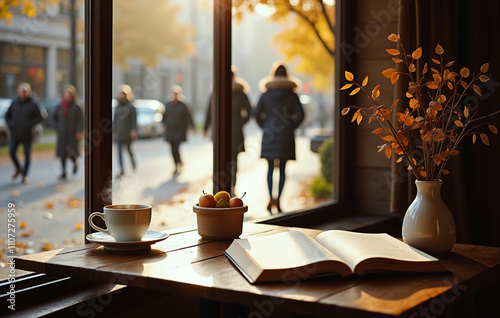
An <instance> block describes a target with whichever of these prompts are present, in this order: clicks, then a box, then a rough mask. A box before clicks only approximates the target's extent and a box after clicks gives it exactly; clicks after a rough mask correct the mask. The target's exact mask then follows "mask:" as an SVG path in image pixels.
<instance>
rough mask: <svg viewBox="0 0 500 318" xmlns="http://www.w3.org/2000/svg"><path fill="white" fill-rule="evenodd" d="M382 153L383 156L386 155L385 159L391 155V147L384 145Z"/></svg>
mask: <svg viewBox="0 0 500 318" xmlns="http://www.w3.org/2000/svg"><path fill="white" fill-rule="evenodd" d="M384 153H385V156H386V157H387V159H390V158H391V155H392V148H391V147H385V150H384Z"/></svg>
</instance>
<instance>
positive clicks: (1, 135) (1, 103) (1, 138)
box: [0, 98, 47, 146]
mask: <svg viewBox="0 0 500 318" xmlns="http://www.w3.org/2000/svg"><path fill="white" fill-rule="evenodd" d="M11 104H12V99H10V98H0V146H5V145H7V143H8V141H9V138H10V132H9V128H8V127H7V123H6V122H5V113H6V112H7V110H8V109H9V107H10V105H11ZM39 107H40V113H41V114H42V117H43V118H44V121H45V120H46V118H47V111H46V110H45V107H43V105H42V104H41V103H39ZM34 133H35V139H34V140H37V139H38V138H40V136H41V135H42V133H43V124H42V123H40V124H37V125H36V126H35V129H34Z"/></svg>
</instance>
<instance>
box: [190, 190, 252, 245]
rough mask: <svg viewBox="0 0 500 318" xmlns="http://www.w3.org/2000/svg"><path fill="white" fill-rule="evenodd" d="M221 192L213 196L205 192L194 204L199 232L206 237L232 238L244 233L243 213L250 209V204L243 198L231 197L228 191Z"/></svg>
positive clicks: (209, 238) (214, 238) (217, 238)
mask: <svg viewBox="0 0 500 318" xmlns="http://www.w3.org/2000/svg"><path fill="white" fill-rule="evenodd" d="M220 192H221V191H220ZM220 192H218V193H216V194H215V195H213V196H212V195H211V194H208V193H205V192H203V195H202V196H200V199H199V201H198V203H197V204H195V205H194V206H193V211H194V212H195V213H196V221H197V224H198V234H199V235H200V236H201V237H202V238H204V239H208V240H232V239H234V238H237V237H239V235H240V234H241V233H242V230H243V214H244V213H245V212H247V211H248V206H247V205H246V204H244V203H243V200H242V198H236V197H235V198H231V197H230V196H229V193H227V192H226V191H223V192H225V194H224V193H222V194H220ZM228 196H229V199H228ZM212 198H213V199H212ZM214 202H215V204H214Z"/></svg>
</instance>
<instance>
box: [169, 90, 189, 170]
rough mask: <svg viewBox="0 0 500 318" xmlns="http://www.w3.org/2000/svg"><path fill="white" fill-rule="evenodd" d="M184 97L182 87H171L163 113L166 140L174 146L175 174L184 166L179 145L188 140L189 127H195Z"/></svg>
mask: <svg viewBox="0 0 500 318" xmlns="http://www.w3.org/2000/svg"><path fill="white" fill-rule="evenodd" d="M183 99H184V95H183V92H182V87H180V86H178V85H174V86H173V87H172V89H171V94H170V98H169V101H167V102H166V103H165V113H164V114H163V126H164V127H165V132H166V133H165V140H166V141H167V142H169V143H170V145H171V147H172V157H173V159H174V165H175V169H174V175H176V174H178V173H179V170H180V169H181V167H182V159H181V155H180V152H179V146H180V144H181V142H183V141H186V139H187V138H186V137H187V131H188V128H189V127H193V128H194V122H193V118H192V117H191V113H190V111H189V108H188V106H187V105H186V104H185V103H184V102H183Z"/></svg>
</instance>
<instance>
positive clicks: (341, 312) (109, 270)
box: [16, 223, 500, 317]
mask: <svg viewBox="0 0 500 318" xmlns="http://www.w3.org/2000/svg"><path fill="white" fill-rule="evenodd" d="M289 229H290V228H287V227H280V226H273V225H263V224H252V223H245V224H244V227H243V234H242V235H241V237H247V236H250V235H268V234H271V233H276V232H279V231H286V230H289ZM300 230H302V231H304V232H306V233H307V234H309V235H311V236H315V235H316V234H318V233H319V232H320V231H318V230H310V229H300ZM167 232H168V233H169V234H170V237H169V238H168V239H166V240H164V241H161V242H159V243H156V244H154V245H153V246H152V248H151V250H146V251H137V252H126V253H123V252H110V251H107V250H104V249H103V247H102V246H100V245H97V244H86V245H81V246H76V247H71V248H64V249H58V250H52V251H47V252H42V253H37V254H32V255H24V256H21V257H19V258H17V260H16V267H17V268H18V269H24V270H28V271H34V272H42V273H47V274H53V275H58V276H70V277H75V278H80V279H84V280H89V281H95V282H100V283H103V282H104V283H106V282H114V283H120V284H124V285H129V286H133V287H139V288H144V289H148V290H154V291H160V292H165V293H175V294H182V295H186V296H190V297H197V298H199V299H206V300H209V301H215V302H223V303H226V304H227V303H230V304H236V305H244V306H245V308H248V312H249V313H250V314H252V313H253V315H250V316H252V317H269V314H270V313H277V312H285V313H286V312H289V313H294V314H298V315H301V314H302V315H305V316H318V317H333V316H335V317H344V316H349V317H354V316H355V317H358V316H361V317H363V316H366V317H373V316H381V317H386V316H387V317H398V316H404V317H425V316H426V314H427V316H434V315H437V314H440V313H442V312H444V311H445V310H446V309H447V308H448V306H449V305H452V304H453V303H455V302H456V301H458V300H460V299H463V298H464V297H467V296H469V295H471V294H472V293H474V292H475V291H477V290H479V289H481V288H483V287H485V286H486V285H487V284H488V283H492V282H496V284H498V282H499V281H500V248H496V247H484V246H472V245H462V244H457V245H456V246H455V247H454V249H453V251H452V252H451V253H449V254H447V255H445V256H443V257H442V258H441V261H442V263H443V264H444V266H445V267H446V268H447V269H449V270H450V271H451V274H432V275H397V276H395V275H392V276H391V275H385V276H382V275H372V276H367V277H348V278H339V277H330V278H321V279H316V280H311V281H302V282H294V283H288V284H285V283H272V284H261V285H251V284H249V283H248V281H247V280H246V279H245V278H244V277H243V276H242V275H241V274H240V272H239V271H238V270H237V269H236V268H235V267H234V266H233V265H232V263H231V262H230V261H229V260H228V259H227V258H226V257H225V256H224V255H223V250H224V249H226V248H227V247H228V246H229V244H230V243H231V242H229V241H208V240H203V239H201V238H200V236H199V235H198V233H197V231H196V229H195V228H185V229H178V230H172V231H167ZM246 306H248V307H246Z"/></svg>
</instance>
